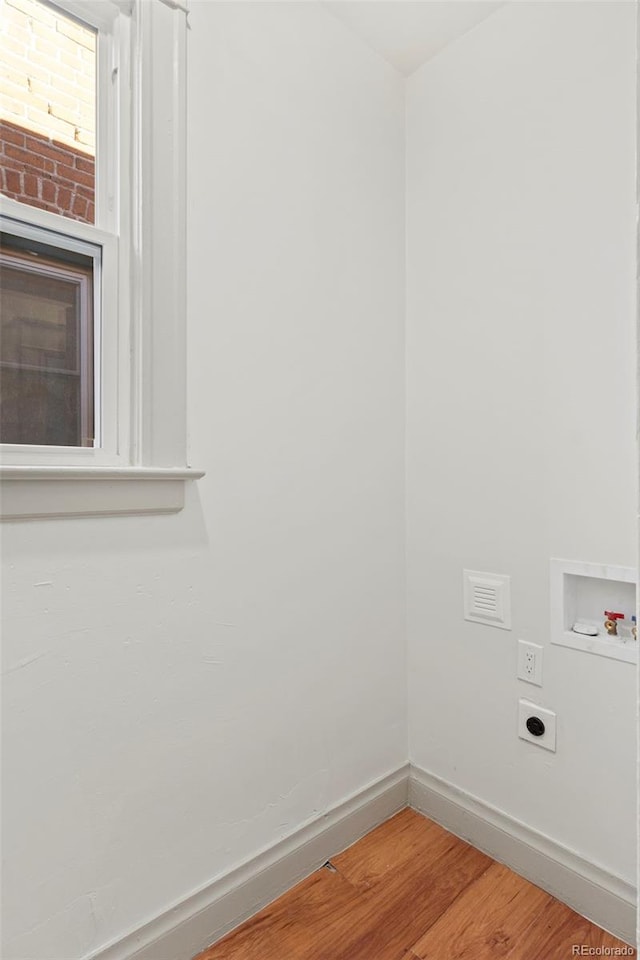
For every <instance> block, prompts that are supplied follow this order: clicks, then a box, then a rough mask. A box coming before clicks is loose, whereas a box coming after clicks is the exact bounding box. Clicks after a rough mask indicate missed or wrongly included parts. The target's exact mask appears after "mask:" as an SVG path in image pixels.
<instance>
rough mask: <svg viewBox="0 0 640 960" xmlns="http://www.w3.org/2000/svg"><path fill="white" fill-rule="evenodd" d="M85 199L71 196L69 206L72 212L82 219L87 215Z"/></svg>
mask: <svg viewBox="0 0 640 960" xmlns="http://www.w3.org/2000/svg"><path fill="white" fill-rule="evenodd" d="M87 206H88V204H87V201H86V200H85V198H84V197H79V196H77V195H76V196H75V197H74V198H73V206H72V208H71V211H72V213H75V215H76V216H77V217H80V218H82V219H84V217H86V215H87Z"/></svg>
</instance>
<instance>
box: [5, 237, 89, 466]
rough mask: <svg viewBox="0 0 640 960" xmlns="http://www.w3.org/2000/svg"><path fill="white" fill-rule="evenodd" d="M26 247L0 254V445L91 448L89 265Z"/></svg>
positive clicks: (82, 259)
mask: <svg viewBox="0 0 640 960" xmlns="http://www.w3.org/2000/svg"><path fill="white" fill-rule="evenodd" d="M31 246H32V249H31V250H29V249H26V250H25V249H23V250H21V249H15V248H12V247H10V246H7V245H6V243H5V245H4V246H3V249H2V252H1V253H0V297H1V300H0V442H2V443H25V444H44V445H51V444H55V445H59V446H68V447H78V446H82V447H86V446H93V441H94V411H93V344H92V327H93V317H92V304H93V260H92V258H90V257H86V256H82V255H80V254H68V255H66V256H65V255H64V254H63V255H61V256H51V253H50V251H49V250H46V252H45V249H44V248H43V247H42V245H37V244H36V245H33V244H32V245H31ZM38 247H39V250H38V249H36V248H38ZM63 257H64V258H63Z"/></svg>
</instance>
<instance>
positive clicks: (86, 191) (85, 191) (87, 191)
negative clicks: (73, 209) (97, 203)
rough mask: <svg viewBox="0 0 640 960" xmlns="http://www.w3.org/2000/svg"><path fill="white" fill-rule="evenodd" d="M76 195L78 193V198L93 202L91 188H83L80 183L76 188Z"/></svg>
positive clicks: (92, 190)
mask: <svg viewBox="0 0 640 960" xmlns="http://www.w3.org/2000/svg"><path fill="white" fill-rule="evenodd" d="M76 193H79V194H80V196H81V197H84V198H85V199H86V200H93V198H94V197H95V194H96V192H95V190H94V189H93V188H92V187H85V186H83V185H82V184H81V183H79V184H78V185H77V186H76Z"/></svg>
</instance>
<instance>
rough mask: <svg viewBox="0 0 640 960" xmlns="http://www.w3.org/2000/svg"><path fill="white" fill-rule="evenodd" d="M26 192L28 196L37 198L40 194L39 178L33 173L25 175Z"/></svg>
mask: <svg viewBox="0 0 640 960" xmlns="http://www.w3.org/2000/svg"><path fill="white" fill-rule="evenodd" d="M24 192H25V195H26V196H27V197H34V198H37V196H38V178H37V177H35V176H34V175H33V174H32V173H25V175H24Z"/></svg>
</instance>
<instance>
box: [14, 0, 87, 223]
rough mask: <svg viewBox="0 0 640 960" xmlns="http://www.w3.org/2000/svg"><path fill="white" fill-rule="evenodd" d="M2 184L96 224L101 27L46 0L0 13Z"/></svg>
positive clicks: (23, 198) (18, 0)
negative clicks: (98, 30)
mask: <svg viewBox="0 0 640 960" xmlns="http://www.w3.org/2000/svg"><path fill="white" fill-rule="evenodd" d="M0 54H1V55H0V62H1V63H2V76H1V77H0V189H1V190H2V193H3V194H4V195H5V196H7V197H10V198H11V199H13V200H19V201H20V202H21V203H27V204H29V205H30V206H34V207H39V208H41V209H44V210H50V211H52V212H53V213H58V214H61V215H63V216H65V217H70V218H71V219H73V220H81V221H84V222H85V223H95V193H96V184H95V150H96V31H95V30H94V29H93V28H91V27H88V26H86V25H85V24H82V23H80V22H78V21H76V20H73V19H72V18H71V17H69V16H67V15H66V14H63V13H62V12H60V11H59V10H58V9H57V8H56V7H55V6H52V5H50V4H48V3H42V2H40V0H4V2H3V4H2V17H1V18H0Z"/></svg>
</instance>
